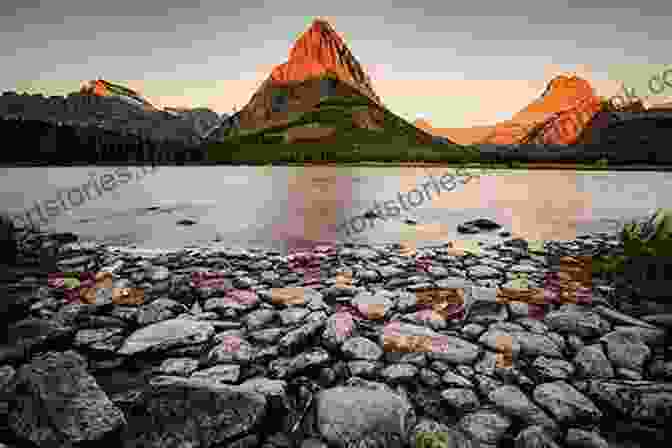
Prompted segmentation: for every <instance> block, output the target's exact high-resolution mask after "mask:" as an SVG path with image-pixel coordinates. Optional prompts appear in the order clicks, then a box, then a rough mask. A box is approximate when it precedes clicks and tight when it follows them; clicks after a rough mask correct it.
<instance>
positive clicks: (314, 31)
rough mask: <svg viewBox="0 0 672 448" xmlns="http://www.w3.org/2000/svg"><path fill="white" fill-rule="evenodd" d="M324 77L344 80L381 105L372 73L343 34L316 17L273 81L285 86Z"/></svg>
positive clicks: (275, 71)
mask: <svg viewBox="0 0 672 448" xmlns="http://www.w3.org/2000/svg"><path fill="white" fill-rule="evenodd" d="M323 76H332V77H334V78H335V79H337V80H339V81H341V82H345V83H347V84H349V85H351V86H352V87H354V88H355V89H357V90H358V91H359V92H360V93H361V94H362V95H365V96H367V97H368V98H370V99H371V100H373V101H374V102H376V103H378V104H381V101H380V99H379V98H378V96H377V95H376V93H375V92H374V91H373V87H372V85H371V80H370V79H369V76H368V75H367V74H366V72H365V71H364V69H363V68H362V66H361V65H360V63H359V62H358V61H357V59H356V58H355V56H354V55H353V54H352V53H351V52H350V49H349V48H348V47H347V46H346V45H345V43H344V42H343V40H342V39H341V37H340V36H339V35H338V34H337V33H336V31H335V30H334V29H333V28H332V27H331V25H330V24H329V23H328V22H327V21H325V20H320V19H317V20H315V21H313V24H312V25H311V26H310V28H308V30H307V31H306V32H305V33H304V34H303V35H302V36H301V37H300V38H299V39H298V40H297V41H296V43H295V44H294V47H293V48H292V50H291V51H290V53H289V60H288V61H287V62H285V63H284V64H281V65H279V66H277V67H275V68H274V69H273V71H272V72H271V76H270V80H271V83H272V84H274V85H283V84H289V83H292V82H296V81H305V80H307V79H311V78H319V77H323Z"/></svg>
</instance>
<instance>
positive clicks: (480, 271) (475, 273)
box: [469, 266, 502, 279]
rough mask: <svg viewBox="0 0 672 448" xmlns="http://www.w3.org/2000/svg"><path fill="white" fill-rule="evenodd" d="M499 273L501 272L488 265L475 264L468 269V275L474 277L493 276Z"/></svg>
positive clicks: (499, 274) (497, 275)
mask: <svg viewBox="0 0 672 448" xmlns="http://www.w3.org/2000/svg"><path fill="white" fill-rule="evenodd" d="M501 275H502V274H501V272H499V271H498V270H497V269H495V268H491V267H490V266H476V267H473V268H471V269H469V276H470V277H471V278H475V279H484V278H495V277H499V276H501Z"/></svg>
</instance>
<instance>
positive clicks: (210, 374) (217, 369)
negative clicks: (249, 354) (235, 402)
mask: <svg viewBox="0 0 672 448" xmlns="http://www.w3.org/2000/svg"><path fill="white" fill-rule="evenodd" d="M190 378H192V379H196V380H203V381H212V382H214V383H218V384H219V383H229V384H231V383H236V382H237V381H238V378H240V366H238V365H235V364H220V365H217V366H214V367H210V368H208V369H203V370H199V371H197V372H194V373H192V374H191V377H190Z"/></svg>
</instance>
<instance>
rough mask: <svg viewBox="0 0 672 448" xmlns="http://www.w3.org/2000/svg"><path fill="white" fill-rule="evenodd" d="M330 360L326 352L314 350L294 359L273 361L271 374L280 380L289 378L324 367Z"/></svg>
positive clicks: (270, 367)
mask: <svg viewBox="0 0 672 448" xmlns="http://www.w3.org/2000/svg"><path fill="white" fill-rule="evenodd" d="M330 359H331V357H330V356H329V353H328V352H327V351H326V350H323V349H313V350H311V351H308V352H303V353H301V354H300V355H298V356H295V357H294V358H279V359H276V360H274V361H271V363H270V366H269V369H270V374H271V375H272V376H274V377H276V378H279V379H282V378H287V377H290V376H294V375H297V374H298V373H301V372H303V371H304V370H307V369H310V368H316V367H321V366H324V365H325V364H326V363H327V362H329V360H330Z"/></svg>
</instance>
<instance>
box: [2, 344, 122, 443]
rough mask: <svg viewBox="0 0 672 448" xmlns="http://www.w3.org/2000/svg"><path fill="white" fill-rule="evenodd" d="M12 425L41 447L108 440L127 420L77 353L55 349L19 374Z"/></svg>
mask: <svg viewBox="0 0 672 448" xmlns="http://www.w3.org/2000/svg"><path fill="white" fill-rule="evenodd" d="M15 382H16V383H15V384H16V387H15V393H16V396H15V400H16V401H15V407H14V408H13V409H12V410H10V415H9V426H10V427H11V429H12V430H13V431H14V432H15V433H16V434H17V435H19V436H20V437H22V438H25V439H28V440H30V441H32V442H33V443H35V444H37V445H38V446H41V447H49V446H69V445H71V444H78V443H83V442H93V441H97V440H101V439H103V438H104V437H105V436H106V435H108V434H110V433H113V432H115V431H117V430H118V429H120V428H121V427H123V426H124V425H125V424H126V419H125V418H124V414H123V412H122V411H121V410H120V409H119V408H117V407H116V406H115V405H114V404H113V403H112V401H110V399H109V398H108V397H107V395H106V394H105V392H103V390H102V389H101V388H100V387H99V386H98V384H97V383H96V380H95V379H94V378H93V377H92V376H91V375H89V374H88V373H87V371H86V363H85V361H84V359H83V358H82V357H81V356H79V355H78V354H77V353H75V352H73V351H67V352H63V353H58V352H49V353H46V354H44V355H42V356H40V357H36V358H33V360H32V361H31V362H30V363H28V364H25V365H23V366H22V367H21V368H20V369H18V371H17V373H16V378H15Z"/></svg>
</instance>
